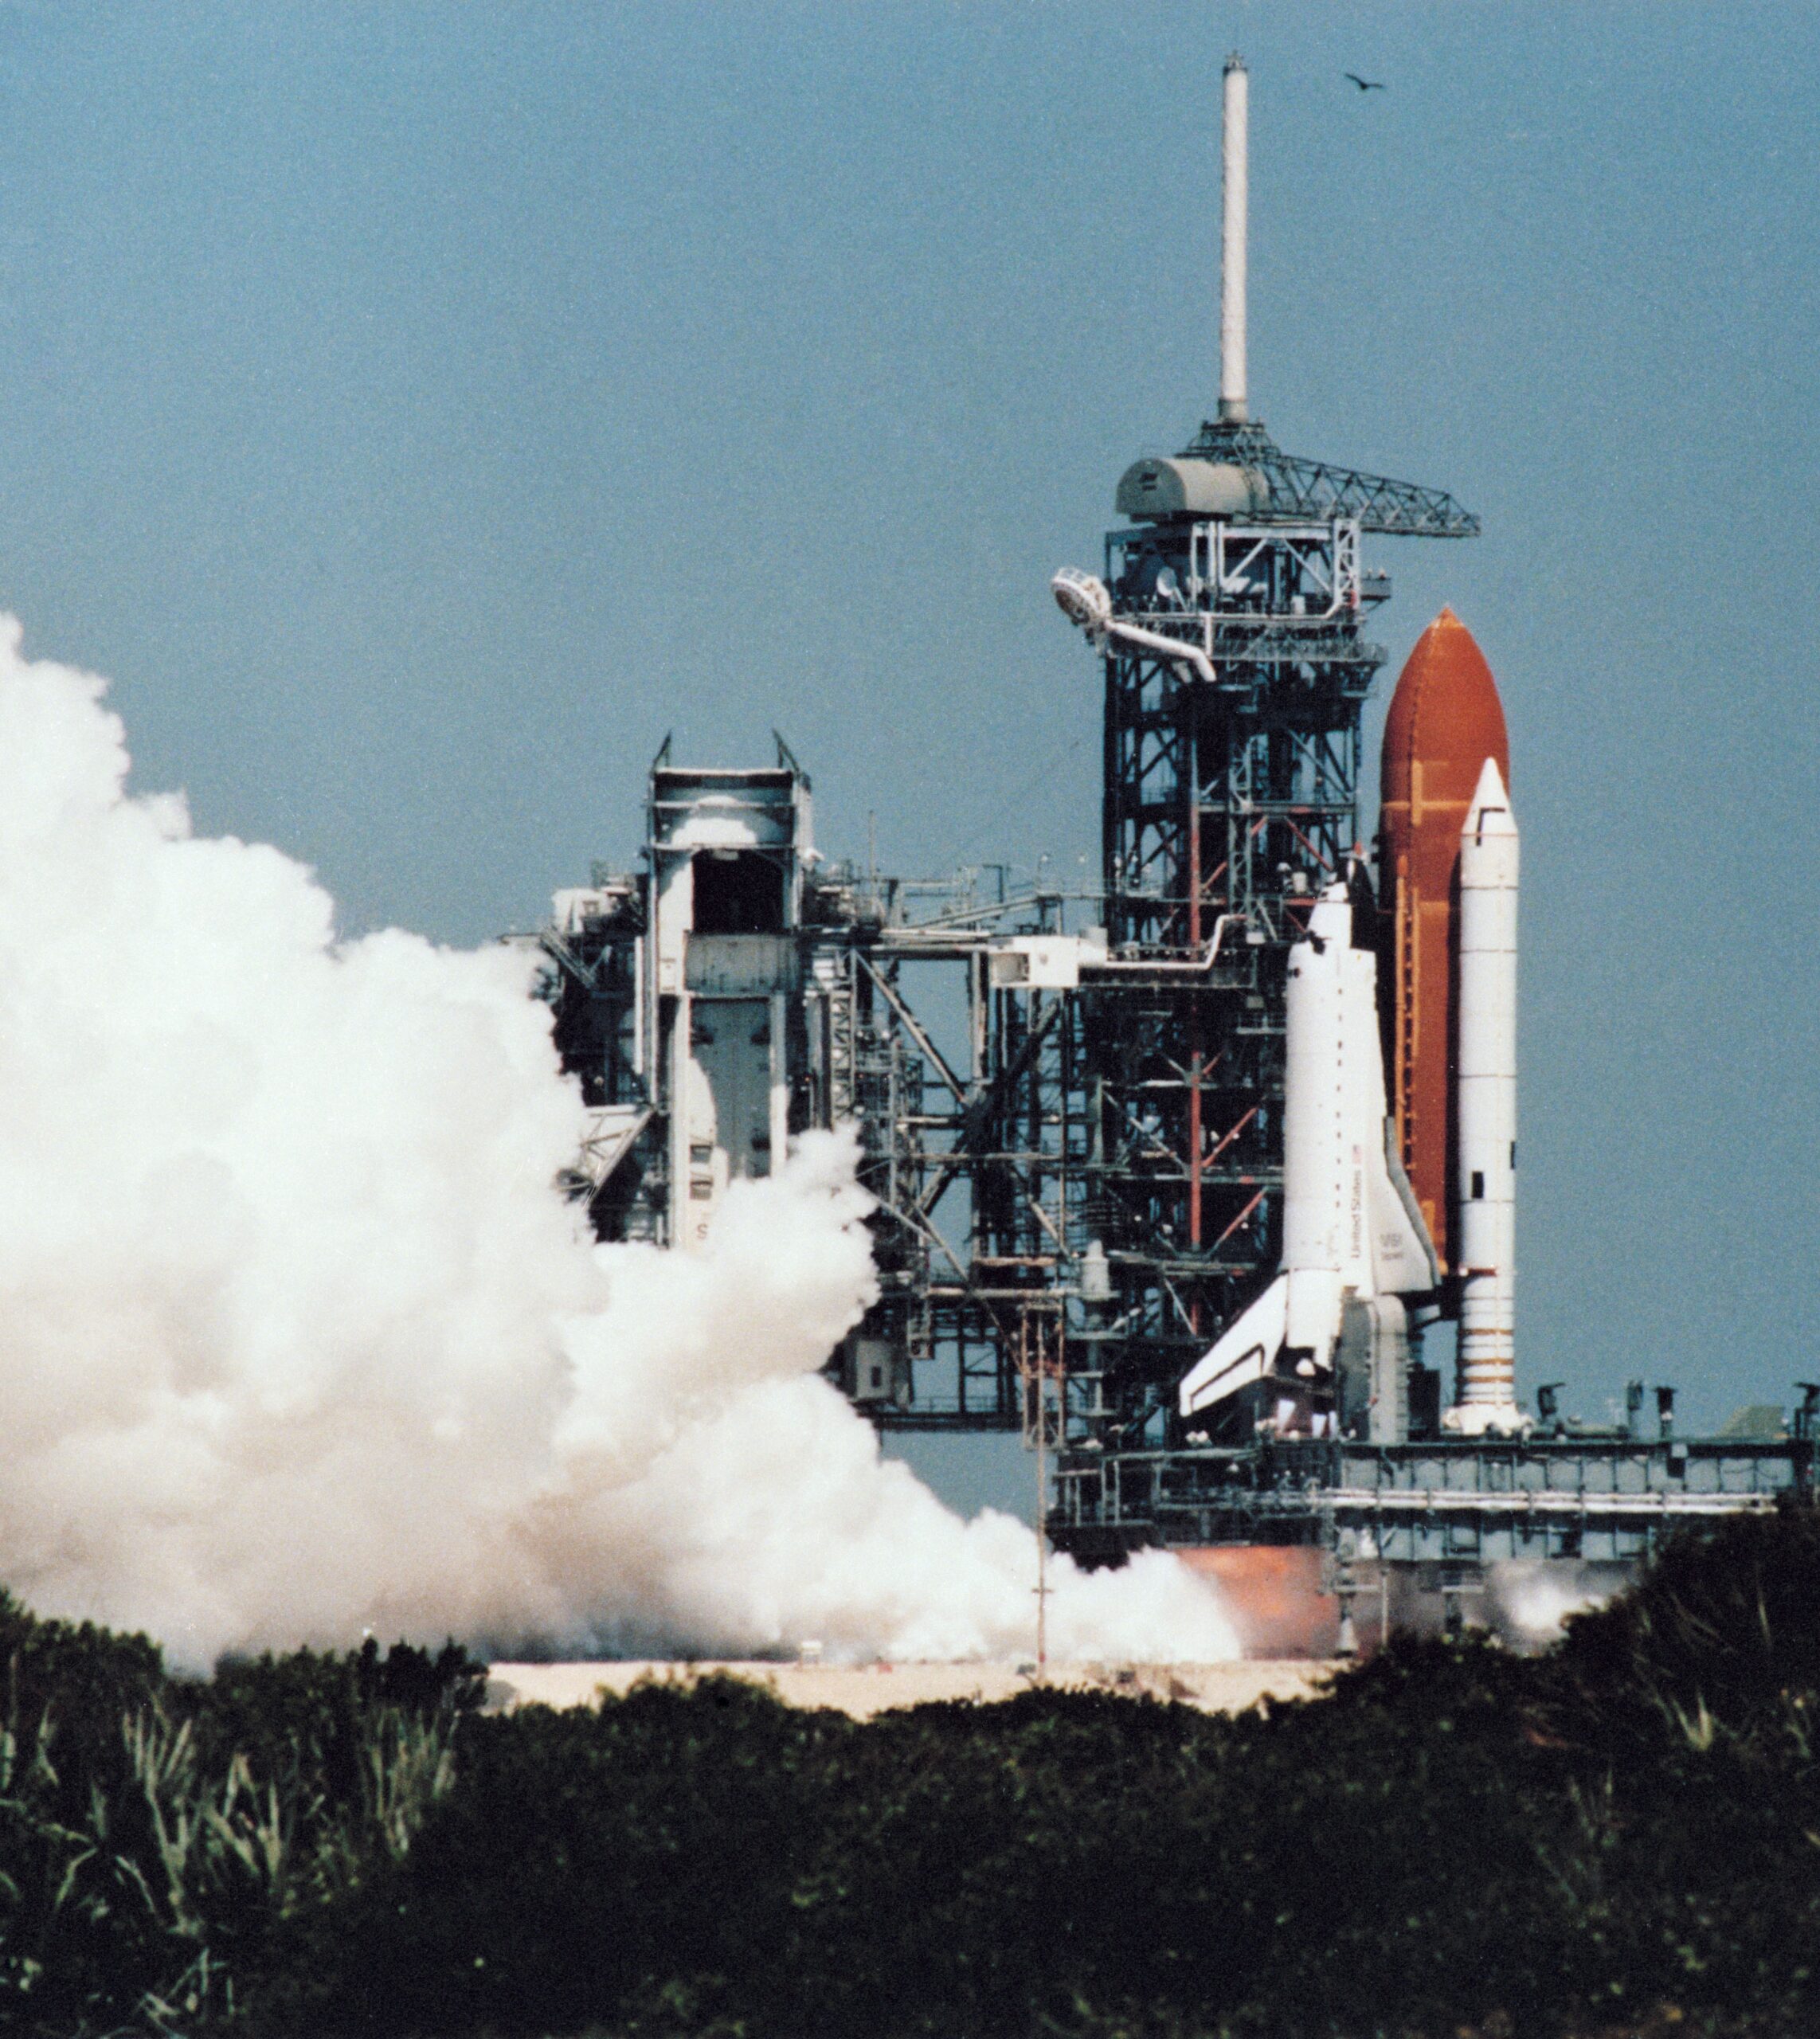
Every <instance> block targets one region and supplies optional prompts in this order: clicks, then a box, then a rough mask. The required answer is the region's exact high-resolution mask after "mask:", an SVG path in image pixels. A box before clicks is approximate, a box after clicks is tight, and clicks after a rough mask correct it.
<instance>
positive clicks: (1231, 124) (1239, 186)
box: [1219, 53, 1251, 425]
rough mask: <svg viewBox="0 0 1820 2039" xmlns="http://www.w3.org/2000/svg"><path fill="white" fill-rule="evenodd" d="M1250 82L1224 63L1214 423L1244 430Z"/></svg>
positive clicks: (1239, 62)
mask: <svg viewBox="0 0 1820 2039" xmlns="http://www.w3.org/2000/svg"><path fill="white" fill-rule="evenodd" d="M1250 102H1251V80H1250V77H1249V76H1248V75H1247V72H1246V69H1245V61H1244V59H1243V57H1239V55H1238V54H1237V53H1234V54H1233V55H1232V56H1231V57H1227V60H1226V98H1225V106H1224V109H1223V118H1222V121H1221V125H1220V190H1221V195H1222V198H1223V217H1222V220H1221V233H1220V249H1219V417H1220V422H1221V423H1222V424H1224V425H1243V424H1244V423H1245V422H1246V421H1247V418H1248V417H1250V413H1249V412H1248V410H1247V408H1246V393H1245V228H1246V213H1247V150H1248V144H1247V123H1248V121H1249V119H1250Z"/></svg>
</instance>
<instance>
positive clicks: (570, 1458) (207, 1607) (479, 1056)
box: [0, 617, 1237, 1666]
mask: <svg viewBox="0 0 1820 2039" xmlns="http://www.w3.org/2000/svg"><path fill="white" fill-rule="evenodd" d="M20 646H21V632H20V628H19V625H18V623H17V621H16V620H14V619H12V618H10V617H7V618H3V619H0V1437H4V1438H5V1450H6V1477H5V1479H4V1480H0V1579H3V1580H4V1581H5V1582H6V1583H7V1584H8V1585H10V1587H12V1589H13V1590H14V1591H15V1592H16V1593H18V1595H20V1596H21V1597H22V1598H23V1599H25V1601H27V1602H28V1603H29V1604H30V1605H32V1606H33V1607H36V1608H37V1609H38V1610H40V1611H41V1612H44V1613H47V1614H68V1615H73V1616H84V1617H92V1618H96V1619H99V1620H102V1621H105V1622H110V1623H113V1624H115V1625H118V1626H134V1627H139V1626H143V1627H145V1628H147V1629H149V1630H151V1632H152V1633H153V1634H155V1635H157V1636H158V1637H159V1638H161V1639H162V1641H163V1642H165V1643H166V1646H167V1647H168V1648H169V1649H170V1651H171V1652H172V1654H173V1655H174V1657H176V1658H177V1659H178V1660H179V1661H182V1662H185V1663H187V1664H190V1665H197V1666H201V1665H206V1664H207V1663H208V1662H209V1661H212V1660H213V1657H215V1656H217V1654H219V1653H221V1651H223V1650H246V1649H252V1648H259V1647H265V1646H272V1647H279V1648H282V1647H288V1646H294V1645H296V1644H297V1643H299V1642H314V1643H319V1644H331V1645H345V1644H346V1643H347V1642H350V1640H355V1639H358V1635H359V1634H360V1632H361V1631H362V1630H363V1629H366V1628H370V1629H372V1630H375V1631H377V1632H378V1633H379V1634H381V1635H382V1636H384V1637H387V1638H389V1637H390V1636H392V1635H393V1634H404V1635H408V1636H411V1637H414V1638H421V1639H425V1640H438V1639H440V1638H441V1636H442V1635H443V1634H445V1633H453V1634H456V1635H457V1636H459V1637H462V1638H467V1639H470V1640H476V1641H480V1642H487V1641H492V1642H499V1643H502V1644H511V1645H516V1646H523V1645H525V1644H526V1643H527V1642H533V1641H538V1642H542V1643H543V1644H545V1645H546V1646H552V1647H556V1648H566V1649H569V1650H574V1651H577V1652H582V1651H593V1650H601V1649H609V1650H610V1649H613V1648H614V1647H620V1648H627V1649H629V1648H633V1647H645V1648H663V1647H677V1648H688V1649H693V1650H698V1651H701V1652H703V1653H706V1652H714V1651H726V1652H734V1651H749V1650H764V1649H767V1648H776V1647H778V1646H785V1647H788V1646H792V1645H793V1644H794V1643H796V1642H799V1641H800V1640H801V1639H803V1638H805V1637H811V1636H812V1637H815V1638H820V1639H821V1640H822V1641H823V1642H824V1643H825V1645H826V1646H827V1647H828V1650H830V1651H831V1652H832V1653H839V1654H849V1655H862V1656H863V1655H871V1654H882V1655H885V1656H894V1657H967V1656H992V1655H1000V1656H1002V1655H1006V1654H1014V1653H1015V1654H1021V1653H1023V1652H1024V1651H1027V1650H1028V1649H1029V1647H1030V1645H1031V1634H1032V1627H1033V1619H1034V1615H1033V1610H1034V1606H1035V1602H1034V1599H1033V1596H1032V1591H1031V1589H1032V1587H1033V1585H1034V1583H1035V1547H1034V1543H1033V1540H1032V1537H1031V1533H1030V1532H1029V1531H1028V1530H1027V1528H1024V1526H1023V1525H1022V1524H1019V1523H1017V1522H1015V1521H1013V1520H1011V1519H1010V1518H1008V1517H1004V1516H1002V1515H997V1514H994V1513H984V1514H982V1515H980V1517H977V1519H975V1520H973V1521H972V1522H963V1521H962V1520H960V1518H958V1517H956V1516H955V1515H953V1514H952V1513H949V1511H948V1510H947V1509H945V1508H943V1507H942V1506H941V1505H940V1504H939V1503H938V1502H937V1501H936V1500H935V1499H934V1497H933V1496H932V1495H931V1494H930V1493H929V1492H928V1491H927V1490H926V1489H925V1488H923V1487H922V1486H921V1485H919V1484H918V1481H916V1479H915V1478H914V1476H913V1475H912V1474H911V1473H910V1472H909V1470H907V1468H906V1467H904V1466H902V1465H899V1464H898V1463H895V1462H890V1461H884V1460H882V1459H881V1458H880V1456H879V1450H878V1446H877V1442H876V1440H875V1438H874V1436H873V1434H872V1432H871V1429H870V1428H869V1427H867V1425H866V1424H865V1423H863V1422H862V1421H861V1420H860V1419H859V1418H858V1417H857V1416H855V1414H854V1413H853V1411H851V1409H850V1408H849V1407H847V1404H846V1403H845V1402H844V1401H843V1399H841V1397H840V1395H837V1394H836V1392H835V1391H834V1390H833V1389H832V1388H831V1387H829V1386H828V1384H827V1383H825V1382H824V1381H823V1380H820V1379H818V1378H817V1377H816V1368H817V1367H818V1366H819V1365H820V1362H821V1360H822V1359H823V1357H824V1355H825V1354H826V1353H827V1352H828V1349H829V1348H830V1347H831V1346H832V1344H833V1343H834V1342H835V1340H836V1339H837V1338H838V1337H840V1335H841V1333H843V1332H844V1331H845V1330H846V1329H847V1328H848V1326H849V1325H851V1324H852V1323H853V1322H854V1321H855V1319H856V1318H857V1317H858V1315H859V1312H860V1311H861V1310H862V1309H863V1308H864V1306H865V1305H866V1303H867V1301H868V1300H869V1298H870V1297H871V1293H872V1292H873V1291H872V1282H873V1276H872V1270H871V1259H870V1254H869V1251H868V1246H867V1235H866V1233H865V1231H864V1229H863V1225H862V1223H861V1220H862V1219H863V1215H864V1213H865V1207H866V1206H865V1200H864V1197H863V1195H862V1193H861V1192H859V1191H858V1190H857V1189H856V1188H855V1187H854V1184H853V1180H852V1151H851V1144H850V1142H848V1141H847V1140H846V1139H844V1138H843V1137H840V1136H836V1135H820V1136H814V1137H810V1138H808V1139H807V1140H805V1141H803V1142H802V1143H801V1147H800V1151H799V1152H798V1153H797V1154H796V1156H795V1157H794V1158H793V1160H792V1162H791V1164H789V1167H788V1168H786V1169H785V1171H784V1172H783V1173H782V1174H781V1176H778V1177H777V1178H776V1179H774V1180H772V1181H769V1182H765V1183H759V1184H745V1185H741V1186H738V1187H736V1188H734V1191H733V1192H731V1194H730V1196H729V1197H728V1199H727V1201H726V1205H725V1207H724V1210H723V1211H722V1215H721V1217H720V1219H718V1223H717V1227H716V1229H715V1231H714V1235H713V1237H712V1239H710V1243H709V1246H708V1248H707V1250H706V1252H705V1253H703V1254H701V1255H700V1256H699V1257H695V1258H683V1257H682V1256H679V1255H665V1254H659V1253H657V1252H656V1251H654V1250H652V1249H649V1248H646V1247H638V1246H615V1247H607V1248H598V1249H597V1248H594V1247H593V1246H590V1245H588V1244H585V1243H581V1241H579V1240H578V1239H577V1237H576V1234H575V1214H574V1212H573V1210H572V1209H571V1208H570V1207H568V1206H566V1204H564V1203H562V1200H561V1199H560V1198H559V1197H558V1195H557V1194H556V1192H554V1189H553V1188H552V1187H551V1184H552V1181H553V1178H554V1176H555V1174H556V1172H557V1171H558V1168H560V1167H561V1166H562V1164H564V1163H566V1161H567V1160H569V1158H570V1157H571V1156H572V1155H573V1152H574V1149H575V1146H576V1143H577V1137H578V1131H579V1126H580V1119H581V1107H580V1103H579V1100H578V1098H577V1094H576V1093H575V1090H574V1089H573V1086H572V1085H570V1084H569V1083H568V1082H565V1081H564V1080H563V1079H562V1078H561V1076H560V1075H559V1073H558V1068H557V1064H556V1059H555V1056H554V1051H553V1050H552V1047H551V1045H550V1037H549V1031H548V1027H547V1015H546V1012H544V1010H543V1009H542V1008H540V1007H538V1006H537V1005H536V1004H534V1003H533V1002H532V1001H531V1000H530V999H529V998H528V997H527V996H526V989H527V970H528V967H529V966H528V965H527V963H526V960H525V959H524V958H523V957H522V956H518V955H515V954H513V953H511V952H509V951H507V950H506V949H497V948H495V949H486V950H483V951H479V952H476V953H471V954H470V953H454V952H451V951H448V950H446V949H437V948H435V947H432V945H430V944H429V943H427V942H425V941H421V940H420V939H418V938H417V937H414V936H412V935H408V934H404V933H397V932H395V931H388V932H386V933H379V934H375V935H371V936H368V937H365V938H364V939H362V940H359V941H351V942H348V943H346V944H338V943H337V941H335V935H334V928H333V913H332V907H331V902H330V900H329V898H328V897H327V894H325V893H324V892H323V890H321V889H320V887H319V886H317V884H316V883H315V881H314V879H313V878H312V877H311V875H310V873H309V872H308V871H306V870H304V869H303V867H301V866H299V865H298V864H296V863H293V862H292V861H291V860H290V859H288V858H286V857H284V855H281V854H280V852H279V851H276V850H274V849H272V848H269V847H263V846H260V845H252V844H247V843H241V842H237V841H235V840H233V839H219V840H207V839H197V838H196V837H194V836H193V835H192V833H191V832H190V821H189V816H188V813H187V811H186V807H185V805H184V803H183V801H182V799H181V797H178V796H154V797H138V796H129V795H128V794H127V793H126V791H125V785H126V776H127V753H126V749H125V746H124V740H123V731H122V729H121V726H120V724H119V721H118V720H117V718H115V717H114V716H113V715H112V714H110V713H108V711H106V710H104V707H103V706H101V699H102V695H103V693H104V686H103V683H102V682H100V680H98V679H94V678H92V676H90V675H85V674H82V673H79V672H76V671H72V670H70V669H68V668H67V667H61V666H58V665H55V664H52V663H47V662H42V661H29V660H27V659H25V658H24V657H23V656H22V652H21V649H20ZM1052 1579H1053V1582H1054V1583H1055V1586H1056V1588H1057V1591H1056V1594H1055V1599H1054V1600H1053V1601H1052V1602H1051V1635H1052V1638H1053V1647H1054V1648H1055V1650H1056V1651H1057V1653H1058V1654H1070V1655H1078V1656H1106V1657H1148V1658H1153V1659H1159V1660H1161V1659H1171V1658H1175V1659H1209V1658H1216V1657H1226V1656H1231V1655H1234V1654H1237V1646H1236V1644H1235V1639H1234V1637H1233V1634H1232V1632H1231V1629H1230V1627H1229V1626H1228V1625H1227V1622H1226V1620H1225V1619H1224V1618H1223V1614H1222V1613H1221V1610H1220V1609H1219V1605H1218V1603H1217V1602H1216V1601H1215V1599H1214V1598H1213V1596H1212V1595H1211V1592H1210V1591H1209V1590H1208V1588H1207V1587H1205V1586H1204V1585H1203V1584H1202V1583H1200V1582H1198V1581H1197V1580H1196V1579H1194V1578H1193V1577H1192V1575H1190V1574H1188V1572H1187V1571H1185V1570H1184V1568H1183V1567H1180V1566H1179V1565H1178V1564H1176V1563H1175V1561H1174V1560H1172V1559H1169V1558H1167V1557H1164V1556H1160V1555H1159V1554H1149V1555H1147V1556H1143V1557H1141V1558H1140V1559H1139V1560H1137V1562H1136V1563H1133V1565H1132V1566H1131V1567H1129V1568H1128V1569H1126V1570H1125V1571H1122V1572H1120V1573H1117V1574H1103V1573H1102V1574H1098V1575H1091V1576H1089V1575H1082V1574H1080V1573H1078V1572H1076V1571H1074V1569H1073V1568H1072V1567H1070V1566H1067V1565H1066V1564H1063V1565H1059V1566H1058V1567H1055V1571H1054V1572H1053V1573H1052Z"/></svg>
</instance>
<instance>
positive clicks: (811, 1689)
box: [487, 1658, 1337, 1720]
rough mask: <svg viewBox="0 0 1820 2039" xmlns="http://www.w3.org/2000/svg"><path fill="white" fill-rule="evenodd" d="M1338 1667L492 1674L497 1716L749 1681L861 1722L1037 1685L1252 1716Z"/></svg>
mask: <svg viewBox="0 0 1820 2039" xmlns="http://www.w3.org/2000/svg"><path fill="white" fill-rule="evenodd" d="M1336 1668H1337V1666H1336V1665H1333V1664H1332V1663H1329V1662H1321V1661H1313V1660H1303V1661H1269V1660H1254V1659H1248V1660H1247V1661H1243V1662H1240V1663H1234V1664H1051V1665H1048V1666H1047V1668H1046V1669H1043V1670H1040V1671H1039V1670H1038V1669H1037V1668H1036V1667H1035V1665H1032V1664H1024V1665H1015V1664H980V1663H975V1664H867V1665H839V1664H802V1663H796V1662H789V1663H766V1662H763V1661H750V1660H748V1661H734V1662H726V1663H693V1662H687V1663H685V1662H679V1661H665V1660H663V1659H660V1658H654V1659H647V1660H644V1661H637V1662H626V1663H618V1662H605V1663H576V1664H495V1665H491V1666H490V1667H489V1668H488V1670H487V1706H488V1708H489V1709H490V1710H491V1711H494V1712H507V1711H510V1710H511V1709H512V1708H516V1707H520V1706H554V1707H571V1706H593V1705H597V1704H599V1703H600V1701H601V1698H602V1697H613V1698H623V1697H624V1696H625V1694H626V1693H628V1692H629V1691H631V1689H632V1687H633V1686H634V1685H637V1684H639V1683H640V1682H641V1681H656V1682H658V1683H660V1684H663V1683H673V1684H681V1685H693V1684H696V1683H698V1682H699V1681H700V1680H702V1679H703V1678H708V1677H734V1678H742V1679H744V1680H746V1681H748V1682H749V1683H750V1684H753V1685H761V1686H763V1687H765V1689H767V1690H769V1691H771V1692H774V1693H776V1694H777V1697H778V1698H780V1699H781V1700H783V1702H784V1703H785V1705H787V1706H801V1707H809V1708H815V1707H831V1708H834V1709H835V1710H836V1712H841V1713H846V1714H849V1715H851V1716H852V1717H853V1718H854V1719H855V1720H871V1718H872V1716H874V1715H875V1714H879V1713H885V1712H891V1711H893V1710H894V1709H897V1708H903V1707H906V1706H928V1705H933V1704H939V1703H941V1702H942V1701H945V1700H961V1701H967V1702H973V1703H977V1704H981V1705H989V1704H992V1702H993V1701H995V1700H1004V1699H1012V1698H1015V1697H1016V1696H1017V1694H1018V1693H1020V1692H1027V1691H1029V1690H1030V1689H1031V1688H1032V1687H1033V1686H1038V1685H1040V1686H1045V1687H1047V1688H1049V1689H1052V1690H1057V1691H1065V1692H1110V1693H1119V1694H1121V1695H1122V1696H1124V1697H1128V1698H1149V1699H1160V1700H1173V1701H1175V1702H1176V1703H1178V1704H1182V1705H1184V1706H1192V1707H1195V1708H1198V1709H1199V1711H1200V1712H1203V1713H1243V1712H1246V1711H1247V1709H1248V1708H1251V1707H1254V1706H1256V1705H1258V1704H1259V1703H1260V1702H1261V1701H1263V1700H1299V1699H1314V1698H1317V1697H1319V1696H1320V1694H1321V1691H1322V1690H1323V1689H1324V1688H1325V1685H1326V1681H1327V1680H1328V1679H1329V1677H1331V1676H1332V1675H1333V1671H1334V1670H1335V1669H1336Z"/></svg>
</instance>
